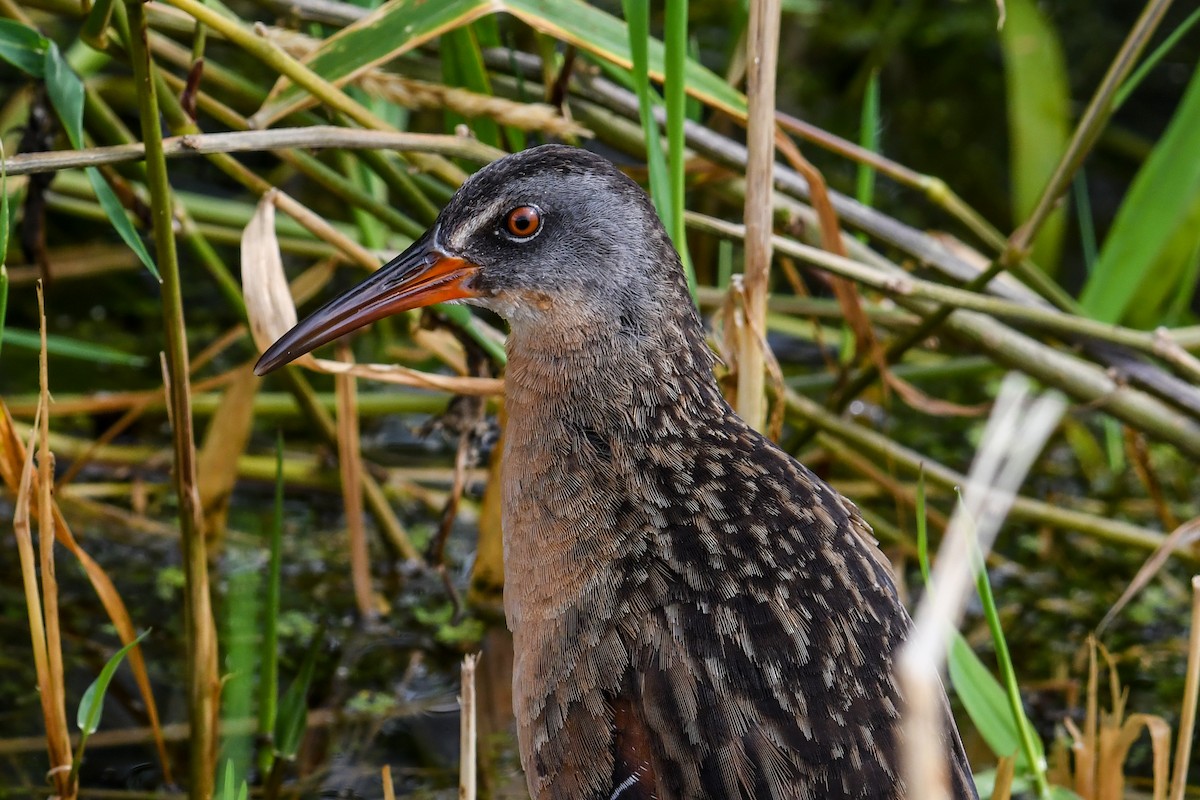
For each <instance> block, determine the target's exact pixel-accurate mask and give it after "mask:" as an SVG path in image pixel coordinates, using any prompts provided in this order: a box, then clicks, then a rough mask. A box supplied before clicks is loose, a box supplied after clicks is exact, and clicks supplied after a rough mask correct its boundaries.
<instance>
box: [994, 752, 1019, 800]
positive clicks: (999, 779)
mask: <svg viewBox="0 0 1200 800" xmlns="http://www.w3.org/2000/svg"><path fill="white" fill-rule="evenodd" d="M1016 770H1017V759H1016V758H1015V757H1014V756H1005V757H1004V758H1002V759H1000V761H999V762H997V763H996V782H995V783H994V784H993V785H992V800H1009V798H1010V797H1012V785H1013V776H1014V775H1015V774H1016Z"/></svg>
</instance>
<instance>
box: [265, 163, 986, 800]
mask: <svg viewBox="0 0 1200 800" xmlns="http://www.w3.org/2000/svg"><path fill="white" fill-rule="evenodd" d="M438 302H466V303H469V304H475V305H478V306H482V307H484V308H486V309H490V310H491V311H493V312H495V313H497V314H499V315H500V316H501V317H503V318H505V319H506V320H507V322H508V326H509V334H508V339H507V343H506V352H507V366H506V369H505V376H504V403H505V408H506V412H507V418H508V421H507V427H506V431H505V436H504V444H503V447H504V450H503V455H502V464H503V466H502V470H501V473H502V474H501V481H502V497H503V502H502V528H503V537H504V563H505V585H504V608H505V616H506V619H507V623H508V626H509V628H510V629H511V631H512V634H513V648H514V663H513V710H514V713H515V716H516V720H517V738H518V746H519V750H520V756H521V763H522V766H523V768H524V771H525V774H526V779H527V782H528V786H529V792H530V796H531V797H532V798H534V800H651V798H654V799H655V800H684V799H685V798H686V799H687V800H694V799H699V798H711V799H712V800H718V799H720V800H733V799H734V798H781V799H786V800H810V799H811V800H816V799H817V798H822V799H824V800H831V799H837V798H847V800H848V799H849V798H860V799H861V798H900V797H904V796H906V795H905V776H904V767H903V763H902V761H903V759H902V756H901V749H902V743H903V725H902V714H903V708H904V702H903V696H902V692H901V690H900V688H899V685H898V682H897V677H896V674H895V666H896V663H897V658H898V655H899V650H900V647H901V646H902V644H903V643H904V641H905V638H906V635H907V634H908V632H909V631H910V629H911V627H912V622H911V618H910V617H909V615H908V613H907V611H906V610H905V608H904V606H903V604H902V602H901V599H900V596H899V594H898V592H897V588H896V584H895V581H894V578H893V575H892V572H891V568H890V564H889V563H888V562H887V560H886V558H885V557H884V556H883V554H882V552H881V551H880V550H879V547H878V545H877V543H876V541H875V539H874V538H873V534H872V531H871V529H870V527H869V526H868V525H867V523H866V522H865V521H864V520H863V517H862V514H861V513H860V512H859V510H858V509H857V507H855V506H854V504H853V503H852V502H850V501H849V500H847V499H846V498H844V497H842V496H841V495H839V494H838V493H837V492H836V491H834V490H833V489H832V488H830V487H829V486H828V485H826V484H825V483H824V482H823V481H821V480H820V479H819V478H818V477H817V476H816V475H814V474H813V473H812V472H811V471H809V470H808V469H807V468H806V467H805V466H803V465H802V464H800V463H799V462H798V461H796V460H795V459H794V458H793V457H792V456H791V455H789V454H788V453H786V452H784V451H783V450H782V449H781V448H780V447H778V446H777V445H776V444H775V443H774V442H772V441H771V440H770V439H768V438H767V437H765V436H764V435H762V434H760V433H759V432H758V431H756V430H754V429H753V428H752V427H750V426H749V425H748V424H747V423H746V422H745V421H743V420H742V419H741V418H740V417H739V416H738V415H737V414H736V413H735V412H734V411H733V409H732V408H731V407H730V406H729V404H728V403H727V402H726V400H725V398H724V396H723V395H722V393H721V391H720V390H719V388H718V384H717V382H716V380H715V378H714V373H713V368H714V365H715V361H716V357H715V355H714V353H713V351H712V350H711V349H710V347H709V346H708V344H707V341H706V338H705V330H704V326H703V323H702V320H701V318H700V316H699V315H698V313H697V310H696V307H695V305H694V303H693V302H692V300H691V297H690V294H689V291H688V286H687V282H686V279H685V277H684V273H683V269H682V267H681V262H680V257H679V254H678V252H677V251H676V249H675V247H674V246H673V244H672V242H671V239H670V237H669V236H668V234H667V232H666V230H665V229H664V227H663V225H662V223H661V221H660V220H659V217H658V215H657V214H656V213H655V210H654V206H653V203H652V202H651V200H650V198H649V197H648V196H647V195H646V193H645V192H644V191H643V190H642V189H641V187H640V186H638V184H637V183H636V182H634V181H633V180H632V179H631V178H629V177H628V176H626V175H625V174H624V173H623V172H621V171H620V170H619V169H618V168H617V167H616V166H614V165H613V164H612V163H611V162H610V161H609V160H607V159H606V158H604V157H602V156H600V155H597V154H594V153H592V152H590V151H588V150H585V149H580V148H575V147H570V146H566V145H557V144H548V145H542V146H539V147H535V148H531V149H528V150H525V151H522V152H519V153H515V154H511V155H507V156H504V157H502V158H500V159H498V160H496V161H494V162H492V163H490V164H488V165H487V166H485V167H483V168H482V169H480V170H479V171H478V172H476V173H475V174H474V175H472V176H471V177H470V178H469V179H468V180H467V181H466V182H464V183H463V185H462V186H461V187H460V188H459V190H458V191H457V193H456V194H455V195H454V196H453V197H452V198H451V199H450V200H449V202H448V203H447V205H446V206H445V208H444V209H443V210H442V212H441V213H440V215H439V216H438V217H437V220H436V222H435V223H434V224H433V226H432V227H431V228H430V229H429V230H428V231H427V232H426V233H425V234H424V235H423V236H421V237H420V238H419V239H417V240H416V241H415V242H414V243H413V244H412V246H411V247H409V248H408V249H407V250H406V251H404V252H403V253H402V254H401V255H399V256H398V257H396V258H395V259H394V260H392V261H391V262H389V263H388V264H386V265H384V266H383V267H381V268H380V269H379V270H378V271H376V272H374V273H372V275H371V276H369V277H368V278H367V279H365V280H364V281H363V282H362V283H361V284H359V285H358V286H356V287H354V288H352V289H350V290H349V291H347V292H345V293H344V294H342V295H341V296H339V297H337V298H336V299H334V300H332V301H330V302H329V303H328V304H326V305H325V306H323V307H321V308H320V309H319V310H317V311H315V312H314V313H312V314H311V315H310V316H309V317H307V318H306V319H305V320H304V321H302V322H300V323H299V324H298V325H297V326H295V327H294V328H293V329H291V330H290V331H288V332H287V333H286V334H285V335H284V336H282V337H281V338H280V339H279V340H278V341H277V342H276V343H275V344H274V345H272V346H271V347H270V348H269V349H268V350H267V351H266V352H265V353H264V354H263V355H262V357H261V359H260V360H259V362H258V364H257V365H256V372H257V373H258V374H260V375H262V374H265V373H267V372H269V371H270V370H273V369H276V368H277V367H279V366H281V365H283V364H285V363H288V362H289V361H291V360H293V359H295V358H297V357H299V356H300V355H303V354H305V353H307V352H309V351H311V350H313V349H314V348H316V347H319V346H320V345H322V344H325V343H328V342H330V341H332V340H334V339H336V338H338V337H340V336H342V335H343V334H345V333H347V332H349V331H352V330H354V329H357V328H359V327H361V326H363V325H366V324H367V323H369V322H372V321H374V320H377V319H380V318H382V317H385V316H388V315H390V314H395V313H398V312H400V311H404V310H408V309H412V308H417V307H421V306H425V305H429V304H431V303H438ZM942 704H943V708H944V712H943V713H944V717H945V722H944V725H943V732H942V736H941V738H940V741H934V742H928V743H926V745H925V746H928V747H936V748H939V749H940V751H941V752H942V753H944V756H945V763H946V765H947V768H946V774H947V775H948V781H949V796H951V797H954V798H956V800H965V799H967V798H971V799H973V798H976V797H977V795H976V791H975V787H974V783H973V780H972V777H971V771H970V766H969V764H968V761H967V758H966V755H965V752H964V750H963V746H962V742H961V739H960V737H959V734H958V730H957V728H956V727H955V725H954V721H953V718H952V716H951V715H950V713H949V705H948V703H947V702H946V700H945V696H944V692H943V698H942Z"/></svg>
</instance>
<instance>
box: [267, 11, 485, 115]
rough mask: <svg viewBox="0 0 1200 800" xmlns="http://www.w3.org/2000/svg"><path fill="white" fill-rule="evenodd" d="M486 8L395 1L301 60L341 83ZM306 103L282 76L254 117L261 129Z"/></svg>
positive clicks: (305, 97) (301, 93) (302, 94)
mask: <svg viewBox="0 0 1200 800" xmlns="http://www.w3.org/2000/svg"><path fill="white" fill-rule="evenodd" d="M491 10H492V3H491V2H490V1H489V0H442V2H437V3H429V2H426V1H425V0H398V2H392V3H386V4H384V5H383V6H381V7H380V8H379V9H377V10H376V11H374V12H372V13H371V14H370V15H368V16H367V17H364V18H363V19H361V20H359V21H358V22H356V23H354V24H353V25H348V26H346V27H345V28H343V29H342V30H341V31H339V32H337V33H335V34H334V35H333V36H330V37H329V38H328V39H326V40H325V41H324V42H323V43H322V44H321V46H320V47H318V48H317V49H316V50H315V51H313V52H312V53H311V54H309V56H308V57H307V58H305V59H304V63H305V64H306V65H307V66H308V68H309V69H311V70H313V71H314V72H316V73H317V74H318V75H320V76H321V77H322V78H325V79H326V80H328V81H332V82H333V83H336V84H339V85H340V84H343V83H346V82H347V81H350V80H352V79H353V78H355V77H356V76H358V75H360V74H362V73H363V72H365V71H366V70H368V69H370V68H371V67H373V66H375V65H376V64H382V63H383V62H385V61H390V60H392V59H394V58H396V57H397V56H400V55H402V54H404V53H407V52H408V51H410V50H413V49H415V48H417V47H420V46H421V45H423V44H425V43H426V42H429V41H431V40H432V39H435V38H436V37H438V36H440V35H442V34H443V33H446V32H447V31H451V30H453V29H455V28H457V27H460V26H462V25H466V24H468V23H471V22H473V21H475V20H476V19H479V18H480V17H482V16H484V15H485V14H488V13H489V12H490V11H491ZM310 102H311V99H310V98H309V97H308V95H307V93H305V92H304V91H303V90H302V89H300V88H298V87H297V86H295V85H293V84H292V83H291V81H289V80H287V79H286V78H280V79H279V82H278V83H276V84H275V88H274V89H272V90H271V96H270V97H268V98H267V101H266V102H265V103H264V104H263V106H262V108H260V109H259V110H258V112H256V113H255V115H254V119H255V122H256V123H257V124H259V125H262V126H264V127H265V126H267V125H269V124H271V123H274V122H275V121H277V120H279V119H280V118H282V117H284V116H286V115H288V114H290V113H292V112H293V111H295V110H297V109H299V108H302V107H303V106H305V105H308V104H309V103H310Z"/></svg>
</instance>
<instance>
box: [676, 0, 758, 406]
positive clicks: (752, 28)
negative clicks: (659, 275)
mask: <svg viewBox="0 0 1200 800" xmlns="http://www.w3.org/2000/svg"><path fill="white" fill-rule="evenodd" d="M779 15H780V3H779V0H751V3H750V23H749V39H748V40H747V43H746V46H747V50H748V53H747V68H746V96H747V99H748V100H749V104H750V109H749V119H748V124H747V128H746V146H747V149H748V153H749V156H748V160H747V164H746V187H747V188H746V206H745V219H746V266H745V287H744V288H745V297H746V318H747V321H748V326H747V327H749V329H750V331H766V329H767V324H766V317H767V284H768V283H769V281H770V276H771V233H772V230H773V227H774V203H773V202H772V199H773V195H774V186H775V179H774V170H775V65H776V63H777V62H778V59H779ZM682 224H683V222H682V220H680V227H681V228H682ZM766 346H767V344H766V340H765V339H761V338H760V337H759V336H757V335H754V334H753V333H748V334H746V335H744V336H742V337H741V352H739V353H738V367H737V371H738V390H737V404H738V409H737V410H738V413H739V414H741V415H742V418H743V419H745V420H746V423H747V424H749V425H750V427H752V428H755V429H756V430H762V427H763V422H764V414H763V402H764V397H763V391H764V373H763V370H764V356H763V348H764V347H766Z"/></svg>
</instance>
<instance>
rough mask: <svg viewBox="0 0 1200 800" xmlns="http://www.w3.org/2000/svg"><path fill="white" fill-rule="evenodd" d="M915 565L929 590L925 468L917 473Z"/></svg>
mask: <svg viewBox="0 0 1200 800" xmlns="http://www.w3.org/2000/svg"><path fill="white" fill-rule="evenodd" d="M916 514H917V564H918V565H919V566H920V567H921V578H922V579H923V580H924V581H925V587H926V591H928V590H929V520H928V519H926V516H925V468H924V467H923V466H922V468H921V470H920V471H919V472H917V501H916Z"/></svg>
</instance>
